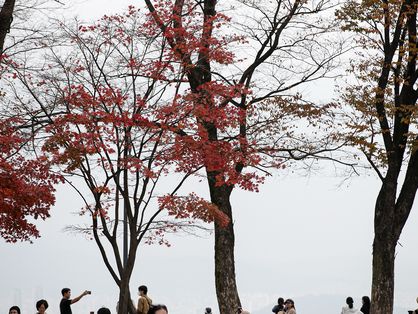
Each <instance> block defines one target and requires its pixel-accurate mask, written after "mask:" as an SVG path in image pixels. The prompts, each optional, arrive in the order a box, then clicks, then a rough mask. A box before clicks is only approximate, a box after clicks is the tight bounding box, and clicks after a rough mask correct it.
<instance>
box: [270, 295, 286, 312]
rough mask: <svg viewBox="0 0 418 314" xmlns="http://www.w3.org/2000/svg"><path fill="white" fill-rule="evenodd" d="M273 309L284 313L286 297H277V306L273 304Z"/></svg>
mask: <svg viewBox="0 0 418 314" xmlns="http://www.w3.org/2000/svg"><path fill="white" fill-rule="evenodd" d="M271 311H272V312H273V313H275V314H278V313H280V314H283V313H284V299H283V298H278V299H277V304H276V305H275V306H273V308H272V309H271Z"/></svg>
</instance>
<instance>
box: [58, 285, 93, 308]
mask: <svg viewBox="0 0 418 314" xmlns="http://www.w3.org/2000/svg"><path fill="white" fill-rule="evenodd" d="M61 294H62V299H61V302H60V312H61V314H72V311H71V304H74V303H76V302H78V301H80V299H81V298H82V297H84V296H85V295H88V294H91V291H87V290H85V291H84V292H83V293H82V294H80V295H79V296H78V297H76V298H74V299H70V298H71V289H70V288H63V289H62V290H61Z"/></svg>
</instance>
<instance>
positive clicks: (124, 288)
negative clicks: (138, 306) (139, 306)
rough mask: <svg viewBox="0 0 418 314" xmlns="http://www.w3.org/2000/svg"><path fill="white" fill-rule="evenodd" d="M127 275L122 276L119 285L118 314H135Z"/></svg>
mask: <svg viewBox="0 0 418 314" xmlns="http://www.w3.org/2000/svg"><path fill="white" fill-rule="evenodd" d="M130 277H131V276H130V275H129V276H123V277H122V280H121V282H120V286H119V303H118V304H119V305H118V314H126V313H129V314H135V313H136V310H135V307H134V305H133V303H132V299H131V292H130V290H129V281H130Z"/></svg>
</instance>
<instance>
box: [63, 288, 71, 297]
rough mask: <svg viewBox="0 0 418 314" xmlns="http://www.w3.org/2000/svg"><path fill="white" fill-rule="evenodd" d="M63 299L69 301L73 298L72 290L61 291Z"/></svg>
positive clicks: (64, 289)
mask: <svg viewBox="0 0 418 314" xmlns="http://www.w3.org/2000/svg"><path fill="white" fill-rule="evenodd" d="M61 294H62V297H63V298H65V299H69V298H70V297H71V289H70V288H63V289H62V290H61Z"/></svg>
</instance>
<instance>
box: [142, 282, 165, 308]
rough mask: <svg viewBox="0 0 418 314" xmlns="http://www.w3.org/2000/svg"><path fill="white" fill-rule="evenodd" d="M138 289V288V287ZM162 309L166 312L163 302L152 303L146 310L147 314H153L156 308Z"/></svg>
mask: <svg viewBox="0 0 418 314" xmlns="http://www.w3.org/2000/svg"><path fill="white" fill-rule="evenodd" d="M138 290H139V288H138ZM161 309H164V310H165V311H166V312H167V313H168V309H167V307H166V306H165V305H164V304H156V305H152V306H151V307H150V309H149V311H148V314H155V312H157V311H158V310H161Z"/></svg>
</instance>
